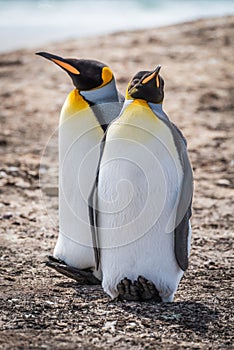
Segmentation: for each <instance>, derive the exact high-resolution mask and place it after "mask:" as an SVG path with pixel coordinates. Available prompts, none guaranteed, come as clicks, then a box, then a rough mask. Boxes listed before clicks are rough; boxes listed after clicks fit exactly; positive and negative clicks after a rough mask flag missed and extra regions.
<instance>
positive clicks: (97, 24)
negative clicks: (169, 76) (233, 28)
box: [0, 0, 234, 52]
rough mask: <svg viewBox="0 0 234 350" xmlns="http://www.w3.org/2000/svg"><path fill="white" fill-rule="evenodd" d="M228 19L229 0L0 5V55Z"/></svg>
mask: <svg viewBox="0 0 234 350" xmlns="http://www.w3.org/2000/svg"><path fill="white" fill-rule="evenodd" d="M71 10H72V11H71ZM123 14H124V15H123ZM233 14H234V1H233V0H224V1H222V3H221V2H220V1H218V0H205V1H194V0H190V1H183V0H176V1H172V0H164V1H162V0H161V1H160V0H158V1H150V0H126V1H121V0H120V1H115V0H113V1H105V0H97V1H92V0H86V1H83V0H80V1H72V0H68V1H64V0H61V1H55V0H48V1H44V0H43V1H30V0H28V1H23V0H19V1H16V0H11V1H7V2H6V1H3V0H0V43H1V45H0V52H9V51H13V50H17V49H21V48H34V47H37V46H39V45H43V44H45V45H47V44H49V43H51V42H61V41H63V40H64V41H65V40H77V39H79V38H84V37H85V38H90V37H93V36H97V35H98V36H100V35H109V34H113V33H118V32H120V31H121V32H122V31H124V32H126V31H130V32H131V31H135V30H148V29H154V28H161V27H164V26H171V25H177V24H183V23H185V22H191V21H196V20H201V19H210V18H213V17H223V16H229V15H233Z"/></svg>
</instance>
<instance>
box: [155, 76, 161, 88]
mask: <svg viewBox="0 0 234 350" xmlns="http://www.w3.org/2000/svg"><path fill="white" fill-rule="evenodd" d="M156 86H157V88H159V86H160V81H159V77H158V75H157V76H156Z"/></svg>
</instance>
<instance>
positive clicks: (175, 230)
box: [94, 66, 193, 302]
mask: <svg viewBox="0 0 234 350" xmlns="http://www.w3.org/2000/svg"><path fill="white" fill-rule="evenodd" d="M160 68H161V67H160V66H158V67H157V68H156V69H154V70H153V71H140V72H138V73H137V74H136V75H135V76H134V77H133V78H132V80H131V82H130V83H129V85H128V88H127V91H126V98H125V102H124V106H123V109H122V111H121V113H120V115H119V117H118V118H117V119H115V120H114V121H113V122H112V123H111V124H110V125H109V127H108V129H107V132H106V140H105V146H104V149H103V152H102V157H101V161H100V166H99V173H98V179H97V180H96V191H95V198H96V199H95V201H94V202H96V208H95V209H96V215H97V225H96V230H95V235H96V240H97V241H98V244H99V250H100V265H101V270H102V286H103V289H104V291H105V292H106V293H108V294H109V295H110V296H111V297H112V298H115V297H119V298H120V299H125V300H148V299H154V300H156V301H158V302H159V301H163V302H171V301H173V298H174V294H175V292H176V290H177V288H178V285H179V282H180V280H181V277H182V275H183V273H184V271H185V270H186V269H187V267H188V257H189V251H190V238H191V232H192V231H191V225H190V217H191V204H192V195H193V174H192V169H191V165H190V161H189V158H188V153H187V143H186V140H185V138H184V136H183V135H182V133H181V131H180V130H179V129H178V128H177V127H176V126H175V125H174V124H173V123H172V122H171V121H170V120H169V118H168V116H167V115H166V113H165V112H164V111H163V108H162V102H163V99H164V80H163V78H162V77H161V76H160V75H159V71H160Z"/></svg>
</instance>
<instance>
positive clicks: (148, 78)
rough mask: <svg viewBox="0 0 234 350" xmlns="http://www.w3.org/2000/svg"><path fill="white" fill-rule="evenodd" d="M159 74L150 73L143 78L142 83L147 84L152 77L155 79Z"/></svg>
mask: <svg viewBox="0 0 234 350" xmlns="http://www.w3.org/2000/svg"><path fill="white" fill-rule="evenodd" d="M156 74H157V72H153V73H151V74H150V75H148V77H146V78H145V79H143V80H142V82H141V83H142V84H146V83H148V82H149V81H150V80H151V79H153V78H154V77H155V75H156Z"/></svg>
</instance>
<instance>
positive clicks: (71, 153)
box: [37, 52, 123, 283]
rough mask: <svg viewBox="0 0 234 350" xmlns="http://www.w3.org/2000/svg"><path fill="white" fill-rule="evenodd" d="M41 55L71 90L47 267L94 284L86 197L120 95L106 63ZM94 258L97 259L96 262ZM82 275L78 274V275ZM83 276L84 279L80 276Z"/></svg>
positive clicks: (63, 127) (61, 141) (61, 124)
mask: <svg viewBox="0 0 234 350" xmlns="http://www.w3.org/2000/svg"><path fill="white" fill-rule="evenodd" d="M37 55H40V56H42V57H44V58H46V59H48V60H50V61H51V62H53V63H55V64H56V65H58V66H59V67H60V68H62V69H63V70H64V71H65V72H66V73H68V75H69V76H70V77H71V79H72V81H73V84H74V86H75V89H74V90H72V91H71V92H70V93H69V94H68V96H67V98H66V100H65V102H64V105H63V107H62V110H61V114H60V121H59V236H58V240H57V243H56V246H55V249H54V255H53V257H50V261H49V262H48V265H49V266H50V267H52V268H55V269H56V270H57V271H59V272H61V273H63V274H66V275H68V276H69V277H72V278H75V279H77V280H79V278H80V277H81V278H83V277H84V278H85V279H88V280H87V281H86V282H88V283H89V282H90V283H96V282H97V280H96V278H95V277H93V275H95V276H96V277H97V278H98V279H100V273H99V272H98V271H97V270H96V269H95V254H96V251H97V250H95V249H93V245H94V244H93V241H92V234H91V230H90V224H89V210H88V196H89V194H90V191H91V189H92V185H93V183H94V180H95V176H96V171H97V165H98V160H99V156H100V142H101V140H102V138H103V135H104V132H105V130H106V127H107V125H108V124H109V123H110V122H111V120H113V119H114V118H116V117H117V116H118V115H119V112H120V110H121V107H122V104H123V103H122V101H123V98H122V96H121V95H120V94H119V93H118V91H117V88H116V84H115V78H114V75H113V72H112V71H111V69H110V68H109V67H108V66H107V65H106V64H104V63H102V62H99V61H95V60H88V59H74V58H66V59H64V58H62V57H59V56H56V55H53V54H50V53H47V52H38V53H37ZM96 259H97V258H96ZM80 274H81V275H80ZM82 276H83V277H82Z"/></svg>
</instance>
